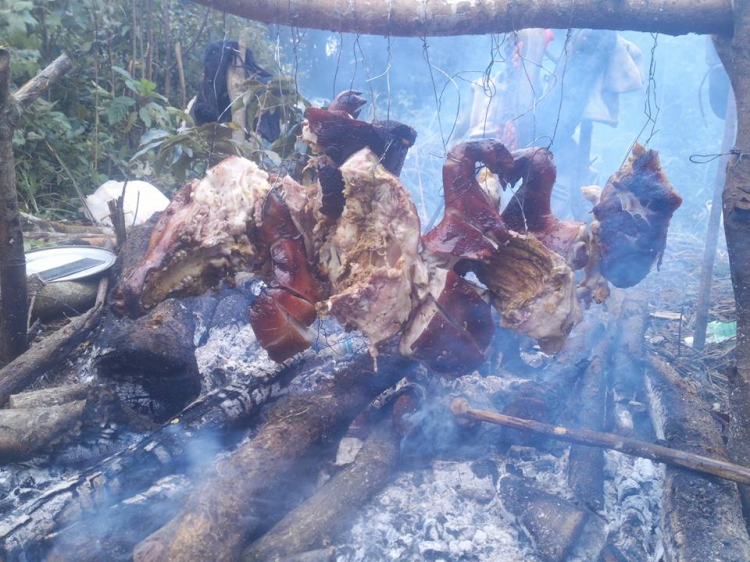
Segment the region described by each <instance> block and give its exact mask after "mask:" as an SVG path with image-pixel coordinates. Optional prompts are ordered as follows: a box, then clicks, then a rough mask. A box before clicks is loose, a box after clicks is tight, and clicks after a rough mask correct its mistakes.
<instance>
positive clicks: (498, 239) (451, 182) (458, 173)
mask: <svg viewBox="0 0 750 562" xmlns="http://www.w3.org/2000/svg"><path fill="white" fill-rule="evenodd" d="M479 162H481V163H483V164H484V165H485V166H487V168H488V169H489V170H490V171H491V172H492V173H493V174H497V175H498V176H500V177H501V178H502V180H503V181H504V180H505V178H507V176H508V174H509V173H510V172H511V170H512V169H513V157H512V156H511V154H510V152H508V149H506V148H505V146H503V144H502V143H501V142H500V141H497V140H494V139H487V140H480V141H468V142H463V143H460V144H457V145H456V146H454V147H453V148H452V149H451V151H450V152H449V153H448V157H447V159H446V162H445V164H444V165H443V189H444V193H445V214H444V216H443V220H442V221H441V222H440V224H438V225H437V227H435V228H434V229H432V230H431V231H430V232H428V233H427V234H425V235H424V237H423V242H424V245H425V247H426V248H427V249H428V250H429V251H430V252H432V253H434V254H437V255H440V256H443V257H446V258H448V259H449V260H453V261H456V260H458V259H469V260H481V259H489V258H490V257H491V256H492V255H493V252H494V250H495V249H496V248H497V246H498V245H499V244H504V243H506V242H507V241H508V239H509V238H510V237H511V233H510V232H509V231H508V229H507V228H506V227H505V225H504V224H503V220H502V218H501V217H500V214H499V213H498V211H497V208H496V206H495V204H494V203H493V202H492V200H491V199H490V197H489V196H488V195H487V193H486V192H485V191H484V190H483V189H482V187H481V186H480V185H479V182H477V179H476V166H477V163H479Z"/></svg>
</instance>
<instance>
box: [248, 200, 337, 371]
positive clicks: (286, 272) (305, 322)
mask: <svg viewBox="0 0 750 562" xmlns="http://www.w3.org/2000/svg"><path fill="white" fill-rule="evenodd" d="M283 193H284V190H283V189H282V187H281V186H278V187H274V188H273V189H272V190H271V191H270V192H269V193H268V195H267V197H266V200H265V202H264V203H263V211H262V213H261V220H260V224H259V225H258V229H257V243H258V249H259V251H258V257H259V264H258V265H259V266H260V269H261V270H262V271H263V274H264V277H266V278H267V279H268V286H269V287H268V288H267V289H264V290H263V291H262V292H261V294H260V295H259V296H258V297H257V298H256V299H255V300H254V301H253V303H252V304H251V305H250V307H249V309H248V317H249V319H250V325H251V326H252V327H253V331H254V332H255V335H256V337H257V338H258V341H259V342H260V344H261V345H262V346H263V348H264V349H265V350H266V351H267V352H268V356H269V357H270V358H271V359H273V360H274V361H278V362H280V361H284V360H286V359H288V358H289V357H291V356H292V355H294V354H296V353H299V352H300V351H303V350H305V349H307V348H308V347H310V345H311V344H312V335H313V334H312V331H311V330H310V326H311V325H312V323H313V322H315V318H316V314H315V306H314V303H316V302H317V301H318V300H320V298H321V296H322V289H321V287H320V284H319V282H318V280H317V279H316V276H315V272H314V268H313V267H312V265H311V264H310V262H309V261H308V258H307V252H306V250H305V241H304V238H303V236H302V234H301V233H300V231H299V229H298V228H297V224H296V223H295V221H294V219H293V218H292V213H291V211H290V209H289V206H288V205H287V203H286V202H285V200H284V197H283Z"/></svg>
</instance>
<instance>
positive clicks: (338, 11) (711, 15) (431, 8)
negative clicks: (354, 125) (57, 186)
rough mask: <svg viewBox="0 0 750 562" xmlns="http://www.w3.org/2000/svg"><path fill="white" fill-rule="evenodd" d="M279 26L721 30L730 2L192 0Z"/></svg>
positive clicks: (402, 33) (467, 31)
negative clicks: (296, 0)
mask: <svg viewBox="0 0 750 562" xmlns="http://www.w3.org/2000/svg"><path fill="white" fill-rule="evenodd" d="M196 2H198V3H199V4H203V5H204V6H209V7H212V8H214V9H217V10H221V11H224V12H228V13H230V14H234V15H236V16H240V17H244V18H248V19H251V20H256V21H261V22H264V23H276V24H281V25H293V26H297V27H304V28H313V29H327V30H329V31H337V32H338V31H343V32H349V33H363V34H369V35H390V36H391V37H394V36H397V37H423V36H436V35H484V34H487V33H506V32H511V31H517V30H519V29H527V28H532V27H549V28H553V29H566V28H568V27H578V28H588V29H614V30H631V31H650V32H658V33H665V34H668V35H682V34H684V33H706V34H711V33H719V34H728V33H731V30H732V2H731V0H648V1H647V2H645V1H643V0H576V1H575V2H571V1H570V0H525V1H519V0H430V1H429V2H427V1H426V0H388V1H387V2H384V1H383V0H348V1H346V2H342V1H341V0H308V1H306V2H279V0H196Z"/></svg>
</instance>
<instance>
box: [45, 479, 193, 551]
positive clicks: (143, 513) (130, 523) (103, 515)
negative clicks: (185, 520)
mask: <svg viewBox="0 0 750 562" xmlns="http://www.w3.org/2000/svg"><path fill="white" fill-rule="evenodd" d="M190 488H191V483H190V479H188V478H187V477H185V476H182V475H170V476H167V477H165V478H162V479H161V480H159V481H157V482H156V483H154V485H153V486H151V487H150V488H149V489H147V490H145V491H143V492H141V493H139V494H136V495H134V496H132V497H130V498H127V499H125V500H123V501H121V502H119V503H117V504H115V505H113V506H111V507H109V508H107V509H104V510H101V511H99V512H97V513H94V514H93V515H89V516H87V517H84V518H83V519H81V520H80V521H76V522H75V523H73V524H72V525H70V526H69V527H66V528H64V529H62V530H60V531H59V532H56V533H52V534H51V535H50V536H49V537H45V541H44V542H45V545H46V544H49V545H51V549H50V550H49V551H48V552H44V557H43V558H44V560H45V561H46V562H65V561H70V562H100V561H101V560H111V561H115V560H117V561H120V560H121V561H123V562H124V561H126V560H130V558H131V556H132V552H133V546H134V545H136V544H137V543H138V542H139V541H141V540H142V539H143V537H146V536H148V535H149V534H150V533H152V532H153V531H155V530H156V529H158V528H159V527H160V526H161V525H162V524H164V522H165V521H168V520H169V518H170V517H171V516H172V515H173V514H174V513H175V512H176V511H177V509H178V508H179V507H180V505H181V504H182V502H183V501H184V500H185V498H186V497H187V494H188V492H189V491H190Z"/></svg>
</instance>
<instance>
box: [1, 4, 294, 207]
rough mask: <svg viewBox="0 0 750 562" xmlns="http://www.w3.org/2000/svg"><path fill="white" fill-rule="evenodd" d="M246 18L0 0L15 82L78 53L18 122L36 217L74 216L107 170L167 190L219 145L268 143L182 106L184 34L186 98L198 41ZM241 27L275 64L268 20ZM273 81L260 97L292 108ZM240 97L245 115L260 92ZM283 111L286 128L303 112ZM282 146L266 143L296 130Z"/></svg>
mask: <svg viewBox="0 0 750 562" xmlns="http://www.w3.org/2000/svg"><path fill="white" fill-rule="evenodd" d="M247 25H248V24H247V22H244V21H241V20H238V19H236V18H233V17H230V16H226V15H225V14H223V13H221V12H218V11H216V10H208V9H207V8H204V7H202V6H198V5H196V4H194V3H192V2H183V1H182V0H56V1H55V2H50V1H48V0H33V1H31V0H27V1H17V0H0V38H2V40H1V42H2V43H3V44H4V46H6V47H8V48H10V49H11V52H12V56H13V58H12V72H13V74H12V80H13V83H14V84H15V87H19V86H20V85H22V84H23V83H24V82H26V81H27V80H29V79H30V78H31V77H33V76H34V75H35V74H36V73H37V72H38V71H39V70H41V69H42V68H44V67H45V66H46V65H47V64H49V63H50V62H52V61H53V60H54V59H55V58H56V57H57V56H59V55H60V54H61V53H63V52H64V53H66V54H67V55H68V56H69V57H70V58H71V59H72V61H73V63H74V68H73V70H72V71H71V72H69V73H68V74H67V75H66V76H65V77H64V78H63V79H62V80H61V81H60V82H59V83H58V84H55V85H54V86H53V87H52V88H51V90H50V91H49V92H48V93H47V95H46V96H45V97H44V98H43V99H40V100H38V101H37V102H36V103H35V104H33V106H32V107H31V108H30V109H29V110H28V111H27V112H26V113H25V114H24V116H23V119H22V123H21V125H20V127H19V129H18V130H17V131H16V132H15V135H14V139H13V145H14V150H15V157H16V170H17V176H18V189H19V193H20V196H21V198H22V204H23V205H24V206H25V207H26V208H27V209H28V210H30V211H32V212H34V213H36V214H40V215H52V216H56V217H58V218H59V217H70V216H79V217H80V216H81V212H82V205H81V202H80V198H81V197H83V196H85V195H87V194H89V193H91V192H92V191H93V190H94V189H96V188H97V187H98V186H99V185H100V184H101V183H102V182H103V181H106V180H107V179H122V178H124V177H131V178H132V177H138V178H144V179H147V180H150V181H154V183H156V184H157V185H158V186H159V187H161V188H167V189H172V188H174V187H177V185H178V184H179V183H182V182H183V181H185V179H187V178H189V177H194V176H195V175H197V174H201V173H203V171H204V170H205V163H206V162H207V161H208V155H209V153H211V152H213V158H214V161H215V159H216V157H217V156H220V155H227V154H243V155H247V156H250V155H253V154H255V155H256V156H257V151H261V153H263V151H264V149H263V143H262V142H258V139H257V138H255V137H253V136H252V135H251V138H250V140H249V141H248V142H246V143H235V142H234V141H232V140H231V129H230V128H229V127H227V126H225V125H221V126H214V125H209V126H204V127H197V128H194V127H189V126H185V123H191V122H190V119H189V117H188V116H187V115H186V114H185V112H184V110H183V109H181V107H182V106H183V94H182V92H181V91H180V82H179V77H178V69H177V65H176V63H175V58H176V57H175V43H176V42H178V41H179V42H180V44H181V47H182V52H183V64H184V73H185V76H186V79H187V84H186V92H185V98H186V99H190V98H191V97H192V96H193V94H194V92H195V90H196V88H197V86H198V79H199V77H200V75H201V72H202V52H203V48H204V46H205V45H206V44H208V43H209V42H210V41H215V40H218V39H222V38H232V37H234V38H236V37H238V36H239V33H240V30H241V29H242V28H243V27H245V26H247ZM247 34H248V35H249V37H250V47H251V49H253V51H254V52H255V53H256V58H257V60H258V62H259V63H260V64H262V65H266V67H268V68H273V67H274V66H275V64H274V63H273V61H272V59H271V54H272V53H273V48H272V46H271V45H270V44H269V43H268V42H267V40H266V39H265V35H266V30H265V27H264V26H261V25H255V24H251V27H250V28H249V29H248V30H247ZM274 86H275V87H276V88H278V90H277V91H276V94H265V95H266V97H265V101H264V102H263V103H266V104H267V105H266V106H265V107H270V104H278V103H282V104H286V103H290V104H292V105H294V106H295V107H296V104H297V100H296V98H295V99H294V100H292V98H291V97H290V96H289V95H288V94H289V91H288V88H286V87H281V88H280V87H279V84H278V83H274ZM258 95H261V94H258ZM295 96H296V94H295ZM246 98H247V99H246V100H243V101H244V102H245V103H246V105H248V106H249V107H250V110H249V111H250V112H251V113H252V112H253V111H254V110H253V109H252V107H253V104H254V103H256V101H257V99H256V97H253V96H246ZM257 109H258V108H257V107H256V109H255V110H257ZM288 113H289V115H290V118H289V119H288V120H287V125H285V128H284V131H285V135H287V137H288V135H289V134H293V131H294V130H295V127H298V123H299V118H300V117H301V116H300V114H299V110H297V109H293V110H291V111H289V112H288ZM292 117H293V118H292ZM282 144H283V146H281V147H277V148H274V147H271V148H270V149H269V150H270V152H271V153H273V154H274V155H278V154H281V153H279V152H276V151H277V150H282V149H283V150H286V151H288V150H289V147H290V146H293V144H294V140H293V139H292V140H290V138H285V140H284V141H283V142H282ZM274 157H275V156H274Z"/></svg>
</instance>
